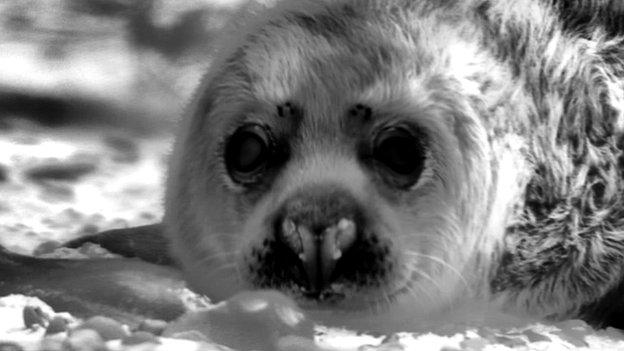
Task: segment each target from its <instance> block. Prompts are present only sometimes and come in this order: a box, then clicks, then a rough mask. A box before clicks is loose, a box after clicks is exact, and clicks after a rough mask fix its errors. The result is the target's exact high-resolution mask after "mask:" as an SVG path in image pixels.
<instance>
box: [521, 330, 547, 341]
mask: <svg viewBox="0 0 624 351" xmlns="http://www.w3.org/2000/svg"><path fill="white" fill-rule="evenodd" d="M522 334H524V335H526V337H527V338H528V339H529V342H538V341H548V342H550V341H552V340H551V339H550V338H549V337H548V336H546V335H543V334H539V333H536V332H534V331H533V330H531V329H527V330H525V331H523V332H522Z"/></svg>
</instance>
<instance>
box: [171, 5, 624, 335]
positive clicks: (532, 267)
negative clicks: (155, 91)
mask: <svg viewBox="0 0 624 351" xmlns="http://www.w3.org/2000/svg"><path fill="white" fill-rule="evenodd" d="M585 7H589V8H591V9H593V10H595V11H596V13H601V14H606V15H607V16H606V17H605V16H598V15H597V16H589V17H587V18H580V17H577V14H578V13H581V12H582V9H584V8H585ZM576 18H579V19H578V20H576ZM620 18H622V9H621V8H620V7H619V5H618V3H617V2H616V1H607V0H605V1H599V0H595V1H588V2H582V1H573V2H563V1H562V2H553V3H550V2H548V1H538V0H520V1H515V2H508V1H500V2H494V1H463V2H462V1H452V0H447V1H434V0H431V1H425V0H423V1H408V0H335V1H299V2H298V1H291V2H283V3H279V4H278V5H276V6H273V7H271V6H269V8H268V9H264V8H263V6H260V5H257V4H256V5H254V4H252V5H250V6H249V7H248V8H247V9H246V10H245V11H242V12H241V14H240V16H239V19H240V22H239V23H238V24H237V26H235V27H233V28H236V29H237V30H236V31H234V32H235V33H236V34H233V35H231V36H228V37H227V41H225V42H224V43H223V45H222V50H221V51H220V53H219V56H218V58H217V59H216V60H215V62H213V64H212V65H211V69H210V71H209V72H208V74H207V75H206V77H205V78H204V79H203V82H202V84H201V86H200V88H199V89H198V92H197V94H196V96H195V98H194V100H193V102H192V103H191V105H190V107H189V112H188V115H189V116H188V118H187V120H186V122H185V124H184V125H183V127H182V130H181V134H180V136H179V138H178V141H177V146H176V149H175V152H174V155H173V157H172V164H171V171H170V174H169V182H168V186H167V202H166V216H165V224H166V226H167V228H168V232H169V236H170V238H171V242H172V252H173V254H174V256H176V257H177V258H178V260H179V261H180V262H181V264H182V267H183V268H184V270H185V272H186V274H187V276H188V278H189V281H190V282H191V284H192V285H193V286H194V287H195V288H197V289H198V290H200V291H203V292H206V293H207V294H208V295H209V296H210V297H212V298H215V299H220V298H226V297H228V296H230V295H231V294H232V293H233V292H235V291H238V290H240V289H244V288H249V287H257V286H258V285H262V284H264V283H266V282H264V283H258V282H259V281H260V282H262V280H261V279H260V280H258V279H259V278H258V275H257V274H256V273H254V272H253V269H251V270H250V266H249V265H247V264H246V262H248V259H249V258H248V257H247V256H248V251H249V249H250V248H256V249H257V248H258V247H263V244H262V242H263V241H265V239H267V240H269V241H270V239H271V234H270V232H271V227H270V225H269V223H268V222H269V221H268V219H267V218H271V216H272V214H273V213H274V212H275V211H277V209H278V208H279V206H280V204H282V203H283V202H284V201H286V199H287V198H288V197H289V196H291V195H292V194H293V193H296V192H299V191H302V189H305V188H306V187H308V186H310V185H315V184H332V185H338V186H339V187H340V188H341V189H342V190H343V191H346V192H348V193H349V194H350V196H353V197H354V198H355V199H356V200H357V201H358V202H360V203H361V204H363V205H362V206H363V207H365V209H366V213H367V214H368V215H369V216H370V218H371V223H372V224H371V228H372V229H371V230H372V231H373V232H374V233H375V235H378V236H379V239H380V241H381V242H383V243H386V244H384V245H387V247H389V248H390V249H389V250H388V251H389V253H388V255H387V256H384V259H385V260H386V263H388V262H391V263H393V264H394V265H393V267H399V268H395V269H394V270H393V271H392V274H388V276H387V277H384V280H383V281H380V282H377V283H381V287H373V286H372V285H366V284H364V283H362V284H361V286H350V287H349V288H350V289H351V290H353V291H352V292H351V294H352V298H353V301H355V302H353V304H354V306H357V308H362V306H360V305H358V301H360V300H361V303H364V304H366V305H370V307H372V308H373V309H374V308H377V306H379V305H382V306H385V307H388V308H392V306H393V304H398V305H399V306H402V307H401V308H404V309H407V310H410V311H412V312H413V313H414V315H417V314H418V313H429V312H431V311H432V310H435V309H439V308H440V306H443V305H448V304H449V303H451V302H452V301H454V300H455V299H457V298H458V297H459V296H464V295H466V293H468V294H470V295H472V296H474V297H477V298H486V299H491V300H496V301H500V302H501V303H502V304H503V305H504V306H505V307H507V308H513V309H515V310H518V311H521V312H529V313H531V314H533V315H536V316H540V317H555V318H562V317H573V316H581V317H584V318H586V319H588V320H590V321H592V322H595V323H598V324H600V323H603V322H604V321H605V318H607V317H604V316H597V315H595V313H592V306H594V304H596V303H599V301H601V298H603V297H604V296H606V294H609V292H612V291H613V289H616V287H617V286H618V284H619V283H620V282H621V281H622V280H623V272H622V267H623V264H624V219H623V217H624V200H623V199H622V195H621V194H622V192H623V190H624V189H623V187H624V181H623V172H624V156H623V155H622V149H623V148H624V140H623V134H622V133H623V129H624V45H623V44H624V33H622V32H621V25H620V23H621V22H620V21H619V19H620ZM285 102H292V103H293V104H294V105H296V106H297V108H298V109H299V111H300V113H299V114H297V117H296V118H294V117H293V118H290V119H287V120H284V119H280V118H283V117H282V116H278V113H276V111H279V109H278V108H277V106H283V104H284V103H285ZM355 104H365V105H366V106H370V108H371V111H372V116H371V118H372V120H373V121H374V123H377V124H381V123H386V122H388V123H390V122H392V121H394V120H397V119H406V120H410V121H411V122H413V123H416V124H418V125H419V126H420V127H421V128H422V129H423V130H424V131H425V132H424V133H425V134H426V135H425V137H424V138H425V139H426V140H427V141H428V157H427V167H426V171H425V172H424V173H423V176H422V177H421V180H419V182H418V183H417V184H416V186H414V187H413V188H410V189H409V190H407V191H396V189H392V188H390V187H388V186H387V185H385V184H383V183H382V182H380V181H379V180H378V179H377V178H376V175H375V173H374V172H371V171H370V170H369V169H368V168H367V167H366V165H365V164H364V163H362V162H360V161H359V160H358V158H357V153H356V149H355V146H354V145H355V144H354V143H353V138H354V135H355V136H356V137H357V136H361V137H362V138H364V137H363V136H362V135H364V134H365V130H364V129H365V128H364V127H361V126H360V125H358V124H357V123H356V124H355V125H354V124H352V122H350V120H349V118H348V111H349V110H350V109H351V108H352V106H353V105H355ZM279 115H281V113H279ZM244 121H256V122H261V123H266V124H269V125H271V126H274V128H279V129H280V130H282V133H284V134H285V135H287V140H288V145H287V146H288V148H289V151H290V158H289V161H288V163H286V164H285V165H284V166H283V167H281V168H280V169H276V170H274V172H273V173H271V174H270V175H269V176H267V178H266V181H265V182H263V183H262V184H261V186H259V187H257V188H256V189H253V190H252V191H248V190H246V189H243V188H241V187H240V186H238V185H237V184H235V183H234V182H232V181H231V179H229V177H228V175H227V172H226V170H225V168H224V165H223V157H222V154H223V143H224V138H225V136H227V135H229V134H231V133H232V132H233V131H234V130H235V128H236V127H237V126H238V125H240V124H241V123H242V122H244ZM389 121H390V122H389ZM358 133H364V134H358ZM264 247H265V248H266V247H267V244H266V242H265V244H264ZM427 257H429V258H432V259H428V258H427ZM251 268H253V267H251ZM278 283H279V282H278ZM278 283H276V282H271V283H270V284H269V283H266V284H269V286H272V287H278V288H283V289H284V290H285V291H288V292H290V293H292V294H294V295H295V296H297V292H296V291H291V290H290V287H289V286H281V285H279V284H278ZM271 284H273V285H271ZM395 300H397V301H396V302H395ZM345 305H346V304H345ZM340 306H341V305H337V306H334V307H335V308H340ZM343 307H344V306H343ZM598 307H600V306H598ZM346 308H348V306H347V307H346ZM596 311H597V310H596Z"/></svg>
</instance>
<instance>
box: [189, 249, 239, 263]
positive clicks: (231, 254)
mask: <svg viewBox="0 0 624 351" xmlns="http://www.w3.org/2000/svg"><path fill="white" fill-rule="evenodd" d="M239 251H240V250H232V251H225V252H214V253H211V254H209V255H206V256H204V257H202V258H201V259H200V260H199V261H198V263H199V264H204V263H208V262H211V261H214V260H217V259H223V260H226V261H232V260H233V259H234V258H235V257H236V256H237V255H238V252H239Z"/></svg>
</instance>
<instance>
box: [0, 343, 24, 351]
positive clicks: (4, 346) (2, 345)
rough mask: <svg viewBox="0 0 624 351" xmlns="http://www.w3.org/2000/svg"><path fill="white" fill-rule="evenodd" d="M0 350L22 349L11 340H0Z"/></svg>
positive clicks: (13, 350)
mask: <svg viewBox="0 0 624 351" xmlns="http://www.w3.org/2000/svg"><path fill="white" fill-rule="evenodd" d="M0 351H24V349H23V348H22V347H21V346H19V345H18V344H14V343H12V342H0Z"/></svg>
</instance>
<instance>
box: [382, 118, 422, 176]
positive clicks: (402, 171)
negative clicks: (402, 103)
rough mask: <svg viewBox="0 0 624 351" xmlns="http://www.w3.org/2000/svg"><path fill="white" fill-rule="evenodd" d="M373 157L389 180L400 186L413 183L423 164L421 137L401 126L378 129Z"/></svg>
mask: <svg viewBox="0 0 624 351" xmlns="http://www.w3.org/2000/svg"><path fill="white" fill-rule="evenodd" d="M372 151H373V159H374V160H375V162H376V164H377V165H379V166H382V168H383V170H384V171H386V173H389V174H388V175H389V178H390V179H389V180H390V181H391V182H392V183H394V184H396V185H397V186H400V187H407V186H410V185H412V184H414V183H415V182H416V181H417V180H418V177H419V176H420V173H422V170H423V168H424V165H425V149H424V147H423V144H422V142H421V138H419V137H418V136H417V134H416V133H414V132H413V131H411V130H410V129H408V128H406V127H402V126H392V127H387V128H384V129H382V130H381V131H379V133H378V134H377V135H376V137H375V139H374V142H373V150H372Z"/></svg>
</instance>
